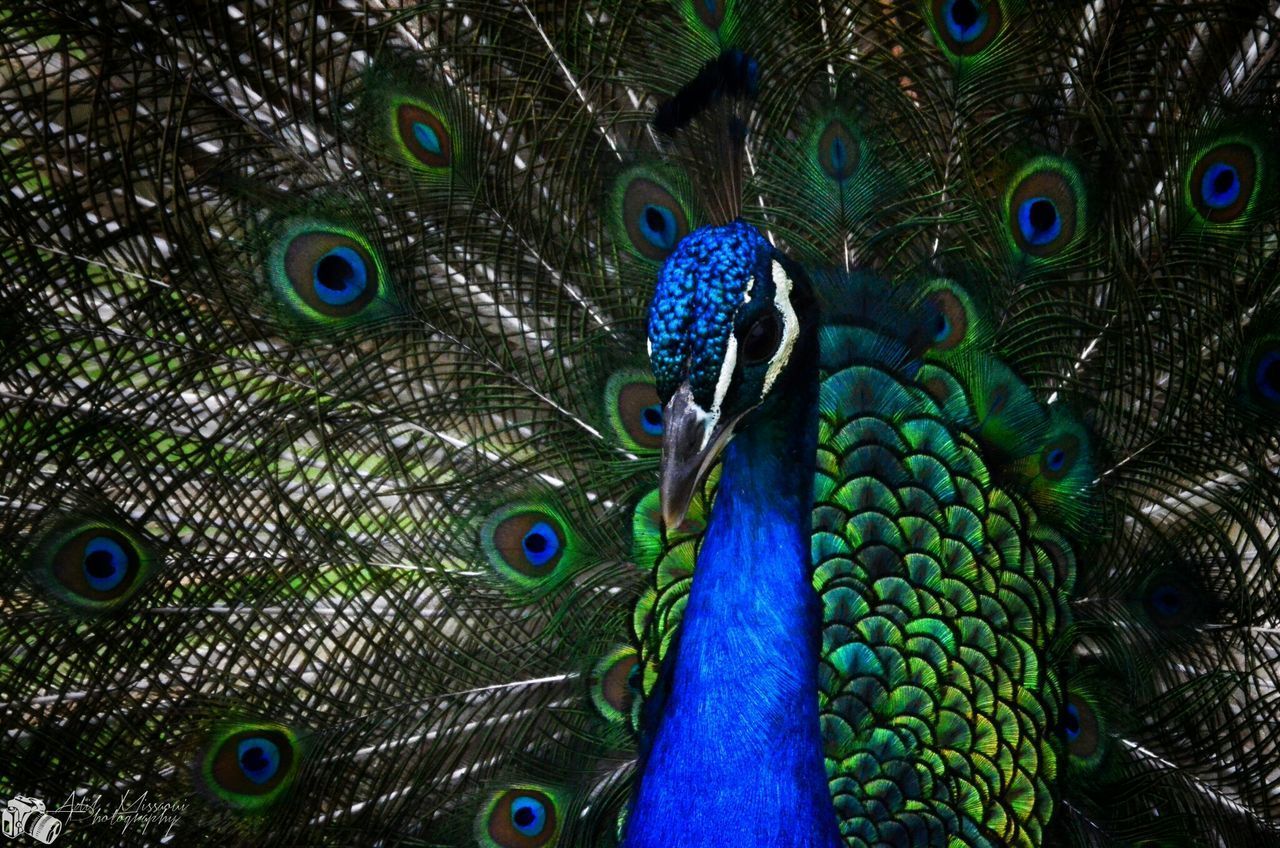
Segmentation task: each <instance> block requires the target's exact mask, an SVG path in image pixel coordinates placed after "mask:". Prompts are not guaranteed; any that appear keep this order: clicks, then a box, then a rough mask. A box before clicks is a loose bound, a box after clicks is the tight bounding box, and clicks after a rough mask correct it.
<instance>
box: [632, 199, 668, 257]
mask: <svg viewBox="0 0 1280 848" xmlns="http://www.w3.org/2000/svg"><path fill="white" fill-rule="evenodd" d="M640 234H641V235H643V236H644V237H645V239H646V240H647V241H648V242H649V244H651V245H653V246H654V247H656V248H658V249H659V250H670V249H671V248H673V247H675V244H676V216H675V215H674V214H672V212H671V210H670V209H667V208H666V207H664V206H655V205H654V204H652V203H646V204H645V207H644V209H642V210H641V211H640Z"/></svg>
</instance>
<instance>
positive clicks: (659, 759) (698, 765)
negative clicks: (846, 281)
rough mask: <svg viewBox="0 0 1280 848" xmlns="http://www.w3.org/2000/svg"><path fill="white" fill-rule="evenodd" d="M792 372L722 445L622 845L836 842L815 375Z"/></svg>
mask: <svg viewBox="0 0 1280 848" xmlns="http://www.w3.org/2000/svg"><path fill="white" fill-rule="evenodd" d="M814 370H816V369H814ZM805 383H806V385H804V386H788V387H787V388H788V391H787V392H785V393H784V396H785V397H786V398H787V402H786V403H779V404H777V407H776V408H775V409H774V410H769V412H770V413H771V414H768V415H767V416H766V415H761V416H760V417H759V418H758V420H756V421H755V422H754V423H753V424H752V426H751V427H750V428H749V429H747V430H746V431H745V432H741V433H739V434H738V435H737V436H735V437H734V439H733V441H731V442H730V443H729V445H728V447H727V448H726V449H725V453H724V464H723V467H722V469H721V477H720V489H719V493H718V494H717V496H716V499H715V504H714V507H713V509H712V513H711V520H710V523H709V524H708V527H707V531H706V536H705V538H704V540H703V543H702V548H701V551H700V553H699V556H698V561H697V567H696V572H695V576H694V580H693V587H692V589H691V591H690V595H689V601H688V607H687V608H686V610H685V613H684V618H683V622H682V624H681V627H680V634H679V643H678V645H677V646H676V647H675V649H674V650H673V652H672V653H671V654H668V658H667V661H666V662H665V664H664V666H665V667H664V672H663V673H664V677H665V678H666V679H665V681H664V682H665V684H666V687H665V688H666V695H665V700H664V702H663V703H662V704H661V715H660V717H658V719H657V723H656V727H654V728H652V730H653V733H652V736H651V744H650V745H649V747H648V750H647V753H646V756H645V757H644V760H643V763H642V767H641V768H642V774H641V779H640V783H639V786H638V789H637V792H636V796H635V798H634V800H633V802H632V806H631V811H630V814H629V817H628V820H627V827H626V840H625V845H626V848H657V846H661V848H670V846H673V845H679V846H684V848H706V846H722V845H738V846H776V848H801V846H804V847H805V848H835V846H839V845H843V842H842V840H840V838H839V834H838V831H837V825H836V816H835V810H834V807H833V806H832V803H831V797H830V794H829V791H828V789H827V776H826V772H825V770H824V767H823V761H822V743H821V736H820V732H819V724H818V689H817V672H818V656H819V646H820V638H821V637H820V628H821V609H820V606H819V601H818V597H817V595H816V593H815V592H814V590H813V585H812V581H811V569H810V565H809V535H810V522H811V512H812V508H813V467H814V452H815V445H816V431H817V381H816V375H813V376H809V377H806V378H805Z"/></svg>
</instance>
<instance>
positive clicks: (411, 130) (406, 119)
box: [393, 101, 453, 171]
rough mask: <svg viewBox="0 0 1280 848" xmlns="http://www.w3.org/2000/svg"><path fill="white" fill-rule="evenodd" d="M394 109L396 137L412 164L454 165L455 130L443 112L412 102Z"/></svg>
mask: <svg viewBox="0 0 1280 848" xmlns="http://www.w3.org/2000/svg"><path fill="white" fill-rule="evenodd" d="M393 109H394V118H393V125H394V127H395V134H396V139H397V141H398V142H399V144H400V147H401V149H402V150H403V152H404V154H405V156H406V157H407V158H408V160H409V162H410V164H411V165H413V166H414V167H417V168H425V169H428V170H431V171H439V170H442V169H446V168H449V167H450V166H451V165H452V164H453V133H452V132H450V130H449V126H448V124H447V123H446V122H445V120H444V118H443V117H442V116H441V115H439V114H437V113H436V112H435V111H434V110H431V109H429V108H427V106H426V105H425V104H421V103H414V102H411V101H400V102H398V103H396V104H394V106H393Z"/></svg>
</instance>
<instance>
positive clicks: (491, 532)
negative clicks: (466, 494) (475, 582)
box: [480, 502, 576, 589]
mask: <svg viewBox="0 0 1280 848" xmlns="http://www.w3.org/2000/svg"><path fill="white" fill-rule="evenodd" d="M480 544H481V547H482V548H483V550H484V553H485V556H486V558H487V559H488V560H489V564H490V566H492V568H493V570H494V571H495V572H496V573H497V574H498V575H499V576H500V577H502V578H503V579H504V580H505V582H506V583H507V584H508V586H509V587H511V588H515V589H539V588H544V587H548V586H551V585H555V584H556V583H558V582H559V581H560V579H561V578H563V577H564V576H565V575H566V574H567V573H568V572H569V571H570V570H571V569H572V566H573V565H574V563H575V561H576V557H575V554H574V543H573V538H572V535H571V531H570V529H569V527H568V525H567V523H566V521H565V519H564V517H563V516H562V515H561V514H560V513H559V512H558V511H557V510H555V509H553V508H552V507H550V506H549V505H545V504H541V503H537V502H527V503H514V504H509V505H507V506H504V507H501V508H499V509H497V510H495V511H494V512H493V513H491V514H490V516H489V518H488V519H487V520H486V521H485V523H484V525H483V526H482V527H481V529H480Z"/></svg>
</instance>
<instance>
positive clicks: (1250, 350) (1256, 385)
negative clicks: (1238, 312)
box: [1237, 314, 1280, 416]
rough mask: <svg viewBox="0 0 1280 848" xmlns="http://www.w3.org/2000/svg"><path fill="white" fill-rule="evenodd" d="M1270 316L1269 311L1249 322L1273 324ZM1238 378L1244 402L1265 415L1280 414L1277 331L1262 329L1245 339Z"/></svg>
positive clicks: (1279, 360)
mask: <svg viewBox="0 0 1280 848" xmlns="http://www.w3.org/2000/svg"><path fill="white" fill-rule="evenodd" d="M1272 320H1274V316H1273V315H1270V314H1268V315H1265V316H1259V317H1257V318H1254V320H1253V322H1252V323H1257V324H1259V325H1260V326H1264V327H1265V326H1274V324H1271V323H1270V322H1271V321H1272ZM1237 382H1238V385H1239V392H1240V395H1241V396H1242V397H1243V399H1244V400H1245V402H1246V403H1247V405H1249V406H1250V407H1252V408H1253V409H1255V410H1257V411H1259V412H1262V413H1265V414H1267V415H1273V416H1274V415H1278V414H1280V334H1276V333H1262V334H1260V335H1257V336H1255V337H1254V338H1253V339H1251V340H1250V341H1248V342H1247V343H1246V345H1245V352H1244V356H1243V357H1242V358H1241V360H1240V365H1239V376H1238V378H1237Z"/></svg>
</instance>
